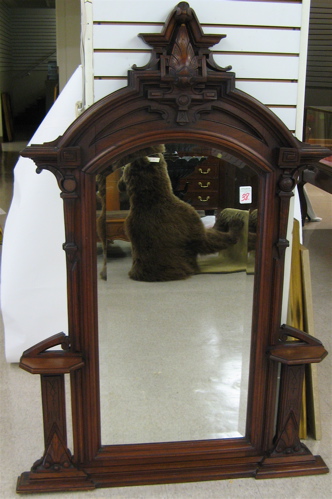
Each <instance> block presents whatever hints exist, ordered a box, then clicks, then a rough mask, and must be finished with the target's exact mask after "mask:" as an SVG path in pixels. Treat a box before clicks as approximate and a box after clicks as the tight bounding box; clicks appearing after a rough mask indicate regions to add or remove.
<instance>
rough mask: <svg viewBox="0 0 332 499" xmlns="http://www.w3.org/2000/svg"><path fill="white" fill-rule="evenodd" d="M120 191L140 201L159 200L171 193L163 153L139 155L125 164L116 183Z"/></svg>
mask: <svg viewBox="0 0 332 499" xmlns="http://www.w3.org/2000/svg"><path fill="white" fill-rule="evenodd" d="M118 188H119V191H120V192H124V191H126V192H127V194H128V196H129V199H131V200H133V198H135V199H138V200H141V202H149V203H151V202H153V201H157V200H160V199H161V198H162V197H163V196H165V195H168V196H169V195H172V185H171V181H170V178H169V176H168V172H167V163H166V161H165V159H164V156H163V154H161V153H158V154H154V155H153V156H150V157H149V156H144V157H141V158H139V159H137V160H135V161H133V162H132V163H129V164H128V165H126V166H125V167H124V169H123V174H122V177H121V179H120V180H119V183H118Z"/></svg>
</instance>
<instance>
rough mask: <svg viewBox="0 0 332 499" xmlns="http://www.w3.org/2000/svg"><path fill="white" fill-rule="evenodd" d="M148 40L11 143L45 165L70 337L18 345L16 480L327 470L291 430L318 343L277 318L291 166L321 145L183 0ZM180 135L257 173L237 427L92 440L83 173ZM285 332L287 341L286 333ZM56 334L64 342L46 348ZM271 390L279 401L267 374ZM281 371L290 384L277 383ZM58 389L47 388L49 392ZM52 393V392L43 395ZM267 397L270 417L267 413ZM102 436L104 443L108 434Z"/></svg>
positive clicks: (91, 312) (60, 484)
mask: <svg viewBox="0 0 332 499" xmlns="http://www.w3.org/2000/svg"><path fill="white" fill-rule="evenodd" d="M140 36H141V37H142V38H143V39H144V40H145V41H146V42H147V43H148V44H149V45H150V46H151V47H152V49H153V50H152V54H151V60H150V62H149V64H147V66H145V67H144V68H133V70H132V71H129V74H128V79H129V83H128V86H127V87H126V88H124V89H121V90H119V91H117V92H115V93H114V94H111V95H109V96H107V97H105V98H104V99H102V100H100V101H98V102H97V103H95V104H94V105H93V106H91V107H90V108H89V109H88V110H86V111H85V112H84V113H83V114H82V115H81V116H80V117H79V118H77V120H76V121H75V122H74V123H73V124H72V125H71V126H70V127H69V128H68V130H67V131H66V132H65V133H64V135H63V136H61V137H59V138H58V139H56V140H55V141H53V142H51V143H46V144H43V145H32V146H30V147H28V148H26V149H25V150H24V151H23V152H22V155H23V156H25V157H29V158H32V159H33V160H34V162H35V163H36V165H37V167H38V168H37V171H41V170H42V169H48V170H50V171H52V172H53V173H54V174H55V176H56V178H57V180H58V183H59V186H60V189H61V196H62V198H63V200H64V216H65V229H66V241H65V243H64V250H65V252H66V259H67V276H68V278H67V281H68V317H69V335H68V337H66V336H65V335H64V334H62V333H60V334H56V335H55V336H54V337H52V338H49V339H48V340H45V341H44V342H41V343H40V344H38V345H36V346H34V347H32V348H31V349H29V350H28V351H26V352H24V354H23V356H22V359H21V364H20V365H21V367H22V368H23V369H26V370H27V371H29V372H32V373H37V374H40V375H41V379H42V400H43V411H44V439H45V453H44V455H43V456H42V458H41V459H40V460H38V461H37V462H36V463H35V464H34V465H33V467H32V469H31V471H30V472H29V473H23V474H22V475H21V477H20V478H19V482H18V488H17V490H18V492H36V491H49V490H88V489H93V488H95V487H105V486H120V485H131V484H148V483H166V482H181V481H193V480H209V479H218V478H229V477H245V476H255V477H256V478H265V477H274V476H292V475H295V474H297V475H298V474H313V473H314V474H317V473H325V472H327V467H326V465H325V463H324V462H323V461H322V459H321V458H320V456H313V455H312V454H311V452H310V451H309V450H308V449H307V448H306V447H305V446H304V445H303V444H302V443H301V442H300V440H299V427H298V426H299V417H300V410H301V393H302V377H303V373H304V365H305V364H306V363H308V362H320V360H322V358H323V357H324V356H325V355H326V351H325V349H324V347H323V346H322V345H321V343H320V342H319V341H318V340H314V339H312V338H310V337H308V336H307V335H306V334H305V333H303V332H301V331H298V330H295V329H292V328H289V327H287V326H281V323H280V320H281V319H280V318H281V301H282V287H283V273H284V258H285V250H286V248H287V246H288V241H287V238H286V233H287V221H288V212H289V200H290V198H291V196H292V195H293V189H294V187H295V185H296V180H297V177H298V175H299V172H300V170H301V168H304V167H306V166H308V165H310V164H315V163H316V162H317V161H319V159H321V158H323V157H326V156H328V155H330V154H331V151H329V150H328V149H324V148H321V147H318V146H317V147H316V146H309V145H308V144H303V143H301V142H299V141H298V140H297V139H296V138H294V137H293V135H292V134H291V132H290V131H289V130H288V129H287V128H286V127H285V125H284V124H283V123H282V122H281V121H280V120H279V119H278V118H277V117H276V116H275V115H274V114H273V113H272V112H271V111H270V110H268V109H267V108H266V107H265V106H263V105H262V104H261V103H259V102H258V101H256V100H255V99H254V98H252V97H251V96H248V95H247V94H244V93H243V92H241V91H239V90H237V89H235V74H234V73H231V72H230V71H229V68H220V67H218V66H217V65H216V64H215V62H214V61H213V56H212V53H211V52H210V47H211V46H213V45H215V44H216V43H218V42H219V41H220V39H221V38H222V37H223V36H221V35H205V34H204V33H203V31H202V28H201V26H200V24H199V21H198V19H197V17H196V15H195V13H194V11H193V10H192V9H191V8H190V6H189V5H188V4H187V3H186V2H181V3H180V4H179V5H178V6H176V7H175V9H174V10H173V12H172V13H171V14H170V17H169V19H168V20H167V22H166V23H165V26H164V28H163V31H162V33H161V34H144V35H140ZM170 142H177V143H178V142H187V143H192V144H196V143H200V144H202V145H204V146H206V147H210V148H213V149H216V150H221V151H226V152H229V153H230V154H233V155H235V156H236V157H237V158H239V159H241V160H243V161H245V162H246V163H247V164H248V166H250V167H252V168H253V169H254V170H255V171H256V172H257V173H258V176H259V178H260V187H259V198H260V201H259V202H260V204H259V208H260V213H259V234H260V238H259V246H258V247H257V260H256V262H257V263H256V275H255V285H254V308H253V321H252V342H251V343H252V344H251V360H250V377H249V396H248V408H247V429H246V436H245V437H243V438H238V439H225V440H203V441H195V442H176V443H175V442H174V443H160V444H158V443H157V444H149V443H146V444H136V445H133V444H132V445H120V446H112V445H105V442H101V432H100V400H99V357H98V327H97V322H98V311H97V282H96V280H97V275H96V254H95V240H94V238H91V237H90V236H91V234H93V233H95V231H96V220H95V197H96V196H95V193H96V185H95V175H96V174H97V173H106V172H108V171H110V165H112V164H114V163H115V162H116V161H118V160H121V161H122V163H124V162H125V159H124V157H125V156H126V155H128V154H130V153H132V152H134V151H135V150H139V149H144V147H146V146H147V145H151V144H160V143H170ZM289 336H292V337H294V338H295V339H296V340H297V341H296V342H295V344H296V346H295V347H294V342H293V345H291V346H290V345H289V342H288V341H287V338H286V337H289ZM56 345H61V346H62V351H54V350H49V349H50V348H51V347H54V346H56ZM279 365H281V366H282V368H281V388H280V390H279V392H278V402H276V400H277V373H278V367H279ZM68 373H69V374H70V377H71V391H72V395H71V397H72V419H73V421H72V423H73V446H74V448H73V451H74V452H73V455H71V453H70V451H69V449H68V448H67V440H66V422H65V420H66V418H65V405H64V375H65V374H68ZM290 377H292V379H293V380H295V383H293V384H292V387H293V388H292V393H290V392H289V390H288V388H287V387H288V385H289V379H290ZM54 393H56V397H54ZM55 400H56V402H54V401H55ZM277 409H278V416H277V423H275V419H276V417H275V416H276V411H277ZM107 444H111V442H110V443H108V442H107Z"/></svg>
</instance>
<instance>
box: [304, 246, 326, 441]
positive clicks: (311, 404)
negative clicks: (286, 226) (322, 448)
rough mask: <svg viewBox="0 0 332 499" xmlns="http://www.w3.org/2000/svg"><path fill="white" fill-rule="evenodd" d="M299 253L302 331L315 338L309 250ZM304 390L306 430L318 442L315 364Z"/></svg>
mask: <svg viewBox="0 0 332 499" xmlns="http://www.w3.org/2000/svg"><path fill="white" fill-rule="evenodd" d="M300 253H301V268H302V282H303V313H304V330H305V331H306V332H307V333H308V334H310V335H311V336H315V326H314V310H313V303H312V287H311V273H310V257H309V250H308V249H307V248H305V247H304V246H302V245H301V246H300ZM306 388H307V393H306V400H307V418H308V428H309V430H310V432H312V436H313V438H315V439H316V440H320V439H321V438H322V427H321V417H320V399H319V390H318V375H317V365H316V364H311V365H309V366H306Z"/></svg>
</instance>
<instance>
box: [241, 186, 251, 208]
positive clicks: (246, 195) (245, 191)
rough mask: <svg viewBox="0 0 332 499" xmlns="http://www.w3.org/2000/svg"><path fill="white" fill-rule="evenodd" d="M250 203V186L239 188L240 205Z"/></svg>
mask: <svg viewBox="0 0 332 499" xmlns="http://www.w3.org/2000/svg"><path fill="white" fill-rule="evenodd" d="M250 203H252V194H251V185H247V186H241V187H240V204H250Z"/></svg>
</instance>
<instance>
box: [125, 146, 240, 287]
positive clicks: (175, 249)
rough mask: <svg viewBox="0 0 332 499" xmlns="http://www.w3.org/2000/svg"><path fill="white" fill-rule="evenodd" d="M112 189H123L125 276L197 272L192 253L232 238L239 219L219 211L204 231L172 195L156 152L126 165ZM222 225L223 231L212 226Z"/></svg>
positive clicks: (217, 247) (164, 278)
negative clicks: (128, 262)
mask: <svg viewBox="0 0 332 499" xmlns="http://www.w3.org/2000/svg"><path fill="white" fill-rule="evenodd" d="M118 187H119V190H120V192H121V191H122V192H123V191H125V190H126V192H127V195H128V197H129V201H130V211H129V215H128V217H127V219H126V222H125V230H126V232H127V235H128V237H129V239H130V241H131V244H132V256H133V264H132V268H131V270H130V271H129V277H130V278H131V279H134V280H137V281H149V282H152V281H171V280H176V279H185V278H187V277H189V276H190V275H192V274H195V273H198V272H199V267H198V264H197V255H198V254H209V253H215V252H217V251H220V250H221V249H225V248H227V247H228V246H230V245H232V244H235V243H236V242H237V239H238V234H239V231H240V230H241V228H242V225H243V222H242V219H241V218H236V217H235V218H234V219H233V220H232V222H229V223H227V222H225V220H223V217H222V212H221V216H220V217H217V220H216V223H215V226H214V227H213V228H210V229H206V228H205V227H204V225H203V223H202V221H201V219H200V217H199V215H198V213H197V212H196V210H195V209H194V208H193V207H192V206H190V205H189V204H187V203H185V202H184V201H181V200H180V199H179V198H177V197H176V196H175V195H174V194H173V192H172V186H171V181H170V178H169V176H168V173H167V164H166V161H165V159H164V156H163V154H161V153H158V154H156V155H155V157H152V158H149V157H147V156H145V157H141V158H138V159H135V160H134V161H133V162H132V163H129V164H128V165H126V166H125V167H124V171H123V175H122V177H121V179H120V180H119V183H118ZM226 226H227V232H222V231H221V230H218V227H222V229H223V230H225V227H226Z"/></svg>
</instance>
